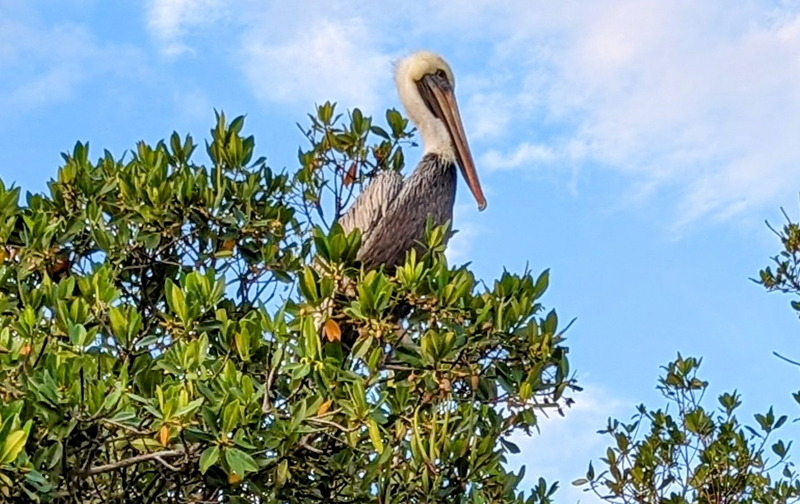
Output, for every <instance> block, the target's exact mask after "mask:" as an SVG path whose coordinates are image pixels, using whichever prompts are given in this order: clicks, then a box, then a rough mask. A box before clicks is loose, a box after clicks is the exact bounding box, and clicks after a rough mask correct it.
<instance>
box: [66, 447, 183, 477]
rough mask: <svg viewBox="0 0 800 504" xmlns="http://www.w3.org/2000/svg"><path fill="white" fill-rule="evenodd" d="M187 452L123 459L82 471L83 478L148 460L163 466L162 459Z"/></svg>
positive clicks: (180, 451) (148, 454) (176, 451)
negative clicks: (156, 461) (155, 461)
mask: <svg viewBox="0 0 800 504" xmlns="http://www.w3.org/2000/svg"><path fill="white" fill-rule="evenodd" d="M185 454H186V452H185V451H184V450H165V451H160V452H153V453H145V454H143V455H137V456H135V457H131V458H127V459H123V460H120V461H117V462H114V463H113V464H105V465H101V466H94V467H90V468H89V469H86V470H85V471H81V473H80V474H81V475H82V476H92V475H95V474H101V473H104V472H108V471H114V470H116V469H121V468H123V467H128V466H132V465H136V464H138V463H140V462H147V461H148V460H158V461H159V462H161V463H162V464H163V463H164V462H163V461H162V460H159V459H160V458H171V457H179V456H181V455H185Z"/></svg>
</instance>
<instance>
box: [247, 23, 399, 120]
mask: <svg viewBox="0 0 800 504" xmlns="http://www.w3.org/2000/svg"><path fill="white" fill-rule="evenodd" d="M265 21H266V20H265ZM243 46H244V54H243V55H244V60H243V63H244V64H243V70H244V73H245V75H246V76H247V79H248V82H249V84H250V86H251V88H252V89H253V91H254V93H255V94H256V96H257V97H258V98H260V99H262V100H264V101H277V102H284V103H295V104H302V105H304V106H306V107H307V106H308V105H310V104H313V103H314V102H319V101H321V100H323V99H330V100H333V101H338V102H343V103H344V104H346V105H347V106H351V107H352V106H358V107H362V108H363V109H364V110H366V111H369V110H373V109H375V108H376V107H377V104H378V101H379V95H380V94H381V88H383V89H384V90H385V89H386V87H387V86H381V85H380V84H381V83H384V84H389V83H390V82H391V58H390V57H389V56H388V55H387V54H384V53H382V52H380V51H379V50H378V49H377V48H376V47H375V46H374V41H373V40H372V39H371V30H370V27H369V24H368V23H366V22H365V21H364V20H362V19H359V18H352V19H322V18H319V19H316V20H314V19H308V18H305V19H304V22H303V23H299V24H298V25H297V26H296V29H295V30H293V31H292V32H290V33H288V34H287V36H285V37H282V38H276V37H275V36H274V35H272V34H271V33H269V32H267V31H263V30H257V29H255V28H253V29H250V30H249V31H248V33H247V34H246V35H245V37H244V40H243Z"/></svg>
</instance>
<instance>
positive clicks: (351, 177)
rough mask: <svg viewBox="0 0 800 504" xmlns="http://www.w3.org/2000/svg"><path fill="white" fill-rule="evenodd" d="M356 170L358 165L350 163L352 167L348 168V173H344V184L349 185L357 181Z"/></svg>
mask: <svg viewBox="0 0 800 504" xmlns="http://www.w3.org/2000/svg"><path fill="white" fill-rule="evenodd" d="M356 170H357V166H356V164H355V163H353V164H351V165H350V169H349V170H347V173H345V175H344V186H345V187H349V186H350V185H352V184H353V182H355V181H356Z"/></svg>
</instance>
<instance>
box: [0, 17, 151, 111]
mask: <svg viewBox="0 0 800 504" xmlns="http://www.w3.org/2000/svg"><path fill="white" fill-rule="evenodd" d="M140 61H141V53H140V51H138V50H137V49H135V48H133V47H130V46H124V45H114V44H102V43H100V42H98V41H97V40H96V39H95V38H94V37H93V36H92V35H91V34H90V32H89V31H88V30H87V29H86V27H84V26H82V25H77V24H59V25H55V26H51V27H41V26H37V25H36V24H35V23H34V22H32V21H31V22H28V21H23V20H22V19H14V18H13V17H9V18H5V19H0V73H2V75H3V79H2V81H0V108H2V109H3V110H4V111H6V113H9V112H23V111H26V110H30V109H31V108H35V107H39V106H43V105H47V104H50V103H57V102H60V101H63V100H67V99H69V98H70V97H71V96H72V95H73V94H74V92H75V91H76V89H77V88H78V87H79V86H80V85H82V84H83V83H86V82H87V81H89V80H90V79H93V78H96V77H98V76H101V75H109V74H111V75H119V76H127V77H133V74H134V73H135V71H134V70H132V68H136V67H138V66H139V65H138V63H139V62H140Z"/></svg>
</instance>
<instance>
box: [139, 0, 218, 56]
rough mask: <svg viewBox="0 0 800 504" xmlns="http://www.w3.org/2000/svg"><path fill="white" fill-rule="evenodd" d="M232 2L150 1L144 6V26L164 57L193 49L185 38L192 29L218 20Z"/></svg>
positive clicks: (206, 0) (212, 0) (194, 0)
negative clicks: (145, 24)
mask: <svg viewBox="0 0 800 504" xmlns="http://www.w3.org/2000/svg"><path fill="white" fill-rule="evenodd" d="M229 7H232V5H228V4H226V2H225V1H224V0H149V1H148V2H147V4H146V7H145V15H146V18H147V29H148V30H149V31H150V33H151V34H152V35H153V36H154V37H155V38H156V39H157V40H158V41H159V43H160V50H161V52H162V53H163V54H165V55H166V56H173V57H174V56H179V55H181V54H183V53H187V52H193V49H192V48H191V47H190V46H189V45H188V44H187V43H186V42H185V40H184V37H185V36H186V35H187V33H188V32H189V30H190V29H191V28H198V27H207V26H210V25H213V24H214V23H216V22H218V21H219V20H220V18H221V17H223V15H224V13H225V12H226V11H227V9H228V8H229Z"/></svg>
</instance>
